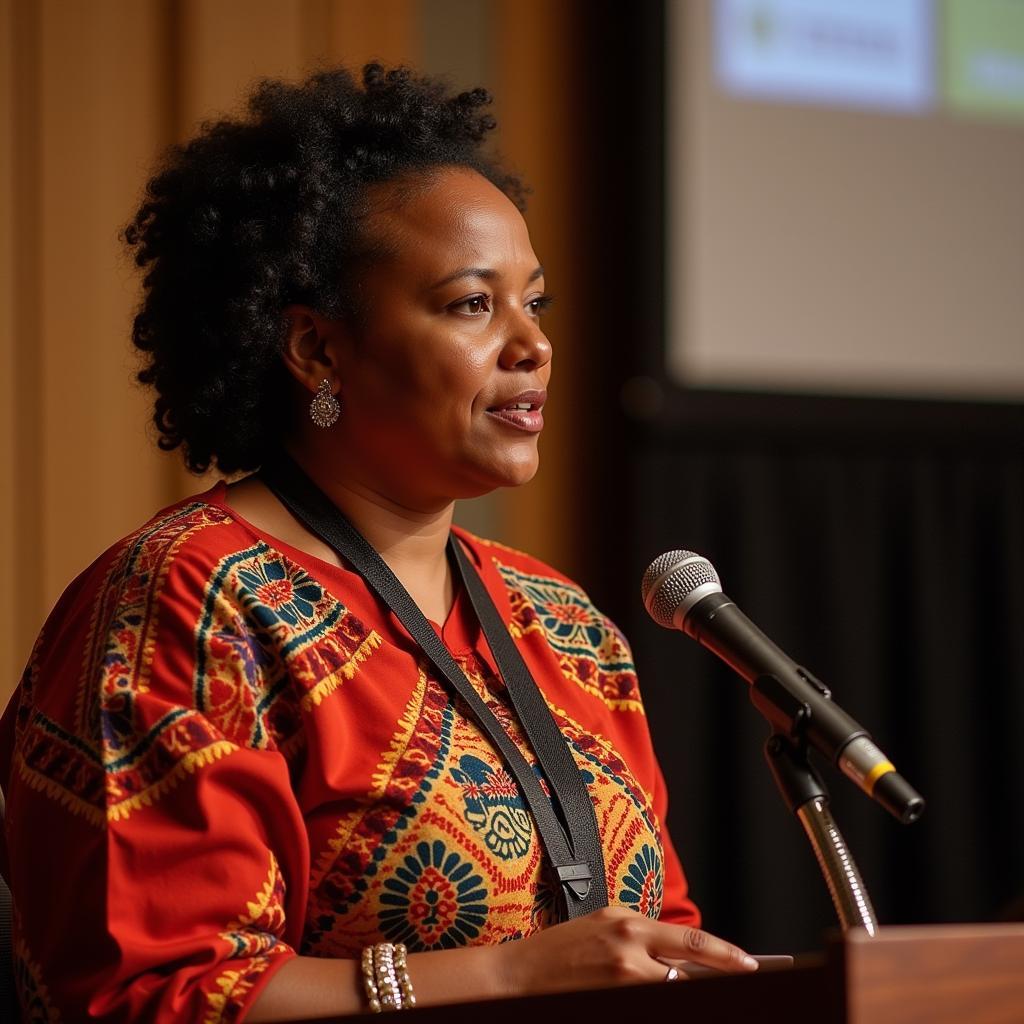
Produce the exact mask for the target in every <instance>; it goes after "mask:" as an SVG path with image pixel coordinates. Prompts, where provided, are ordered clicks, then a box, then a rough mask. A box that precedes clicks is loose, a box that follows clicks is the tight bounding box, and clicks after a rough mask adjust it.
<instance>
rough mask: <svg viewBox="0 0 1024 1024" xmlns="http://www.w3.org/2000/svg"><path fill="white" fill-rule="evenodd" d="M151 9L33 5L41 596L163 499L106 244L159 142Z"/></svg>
mask: <svg viewBox="0 0 1024 1024" xmlns="http://www.w3.org/2000/svg"><path fill="white" fill-rule="evenodd" d="M159 14H160V9H159V4H157V3H156V2H153V0H149V2H145V0H144V2H139V3H134V4H128V5H126V4H124V3H122V2H120V0H94V2H92V3H89V4H67V3H60V2H57V0H44V2H43V3H41V4H40V5H39V39H40V66H39V83H38V88H39V113H40V129H41V132H40V144H39V168H38V187H39V193H40V204H39V220H38V224H37V231H38V238H39V246H40V265H39V296H40V308H39V337H38V353H37V355H38V360H39V364H38V365H39V380H38V386H39V388H40V392H39V396H38V406H37V408H36V410H35V413H36V417H37V419H36V427H37V429H38V432H39V440H40V443H41V445H42V451H43V457H42V459H41V469H42V484H41V486H42V494H41V507H40V519H41V524H40V525H41V529H42V531H43V537H42V545H41V547H42V550H41V551H40V553H39V559H38V562H37V565H38V568H39V571H40V572H41V573H42V582H43V587H44V591H45V594H46V596H47V598H48V599H49V601H50V602H51V603H52V601H53V600H54V599H55V598H56V596H58V595H59V593H60V591H61V589H62V588H63V586H64V585H65V584H66V583H67V582H68V580H69V579H70V578H71V577H72V576H74V575H75V574H76V573H77V572H78V571H79V570H80V569H81V568H82V567H83V566H84V565H85V564H87V563H88V562H89V561H90V560H91V559H92V558H93V557H95V556H96V555H97V554H99V552H100V551H102V550H103V548H105V547H106V546H107V545H108V544H110V543H111V542H112V541H113V540H115V539H116V538H117V537H118V536H120V535H121V534H123V533H124V532H126V531H128V530H130V529H132V528H133V527H134V526H136V525H137V524H138V523H140V522H141V521H144V519H145V518H146V517H147V516H148V515H149V514H151V512H152V511H153V509H154V507H156V506H157V505H159V504H161V503H162V502H163V501H165V500H167V499H168V498H169V497H170V490H169V488H168V487H167V481H168V471H169V460H167V459H166V458H164V457H161V456H160V455H158V454H157V453H156V452H155V450H154V448H153V445H152V444H151V443H149V441H148V439H147V436H146V431H145V424H146V420H147V414H148V405H149V402H148V398H147V396H146V395H145V394H144V393H143V392H142V390H141V389H140V388H138V387H136V386H134V384H133V382H132V373H133V371H134V368H135V365H136V360H135V357H134V354H133V351H132V348H131V345H130V342H129V340H128V330H129V323H130V318H131V315H132V310H133V307H134V305H135V301H136V286H135V275H134V273H133V271H132V268H131V264H130V262H129V261H128V259H127V258H126V257H125V256H124V255H123V252H122V246H121V243H120V241H119V238H118V232H119V229H120V228H121V226H122V225H123V224H124V223H125V221H127V219H128V218H129V216H130V215H131V212H132V209H133V207H134V205H135V202H136V200H137V196H138V194H139V191H140V188H141V185H142V182H143V180H144V175H145V173H146V167H147V164H148V161H149V159H150V158H151V154H152V153H153V152H154V151H155V150H156V149H157V148H158V147H159V145H160V144H161V143H162V142H163V141H164V138H163V135H164V131H165V128H164V126H163V125H162V124H161V123H160V118H159V117H154V116H153V112H154V110H159V109H160V103H159V96H160V87H161V83H160V82H159V81H158V80H157V78H156V76H155V74H154V69H155V68H157V67H159V60H158V51H159V46H160V38H159V28H160V19H159Z"/></svg>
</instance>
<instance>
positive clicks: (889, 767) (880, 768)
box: [864, 761, 896, 796]
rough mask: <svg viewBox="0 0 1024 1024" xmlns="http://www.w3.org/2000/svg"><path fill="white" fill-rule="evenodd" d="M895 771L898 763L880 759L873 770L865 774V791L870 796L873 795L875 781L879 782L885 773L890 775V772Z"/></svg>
mask: <svg viewBox="0 0 1024 1024" xmlns="http://www.w3.org/2000/svg"><path fill="white" fill-rule="evenodd" d="M894 771H896V765H894V764H893V763H892V762H891V761H879V762H878V764H876V765H875V766H874V767H873V768H872V769H871V771H869V772H868V773H867V775H865V776H864V792H865V793H867V795H868V796H871V795H872V794H873V793H874V791H875V783H876V782H878V780H879V779H880V778H881V777H882V776H883V775H888V774H889V772H894Z"/></svg>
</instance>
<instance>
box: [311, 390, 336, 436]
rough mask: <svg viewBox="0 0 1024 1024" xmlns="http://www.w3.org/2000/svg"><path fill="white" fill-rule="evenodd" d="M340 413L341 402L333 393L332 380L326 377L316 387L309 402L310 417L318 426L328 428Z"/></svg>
mask: <svg viewBox="0 0 1024 1024" xmlns="http://www.w3.org/2000/svg"><path fill="white" fill-rule="evenodd" d="M340 415H341V404H340V403H339V402H338V400H337V399H336V398H335V397H334V395H332V394H331V382H330V381H329V380H328V379H327V378H326V377H324V379H323V380H322V381H320V384H319V386H318V387H317V389H316V394H315V395H314V396H313V401H312V402H310V403H309V418H310V419H311V420H312V421H313V422H314V423H315V424H316V425H317V426H318V427H323V428H325V429H326V428H327V427H331V426H334V424H335V423H337V422H338V417H339V416H340Z"/></svg>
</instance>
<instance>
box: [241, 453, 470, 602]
mask: <svg viewBox="0 0 1024 1024" xmlns="http://www.w3.org/2000/svg"><path fill="white" fill-rule="evenodd" d="M292 458H293V459H294V460H295V462H296V463H297V464H298V465H299V466H300V467H301V468H302V470H303V471H304V472H305V473H306V475H307V476H309V478H310V479H311V480H312V481H313V482H314V483H315V484H316V485H317V487H318V488H319V489H320V490H321V491H323V493H324V494H325V495H326V496H327V497H328V498H330V500H331V502H332V503H333V504H334V505H335V506H336V507H337V508H339V509H340V510H341V511H342V512H343V513H344V514H345V515H346V516H347V517H348V519H349V521H350V522H351V523H352V525H353V526H355V528H356V529H357V530H358V531H359V532H360V533H361V534H362V535H363V536H364V537H365V538H366V539H367V541H369V543H370V545H371V546H372V547H373V548H374V549H375V550H376V551H377V552H378V553H379V554H380V556H381V558H383V559H384V561H385V562H386V563H387V565H388V567H389V568H390V569H391V571H392V572H393V573H394V574H395V575H396V576H397V577H398V579H399V580H400V581H401V583H402V584H403V586H404V587H405V588H406V590H408V591H409V593H410V595H411V596H412V598H413V600H415V601H416V603H417V604H418V605H419V606H420V609H421V610H422V611H423V613H424V615H426V616H427V618H428V619H432V620H433V621H435V622H443V621H444V619H445V618H446V617H447V614H448V611H449V610H450V608H451V604H452V598H453V584H452V576H451V567H450V566H449V564H448V557H447V543H448V534H449V531H450V529H451V524H452V513H453V510H454V507H455V506H454V502H451V503H449V504H448V505H446V506H444V507H443V508H440V509H438V510H436V511H426V512H425V511H421V510H418V509H412V508H408V507H406V506H404V505H402V504H400V503H399V502H397V501H395V500H394V499H392V498H390V497H388V496H386V495H384V494H382V493H380V492H379V491H376V490H374V489H373V488H372V487H370V486H367V485H365V484H363V483H361V482H359V481H357V480H353V479H350V478H345V477H342V476H341V475H336V474H332V473H330V472H325V471H324V470H323V469H322V468H321V467H318V466H315V465H311V464H307V462H306V461H305V460H303V458H302V457H301V455H300V454H298V453H292ZM244 483H245V482H243V485H244ZM243 485H238V486H239V487H240V486H243ZM259 486H260V487H263V485H262V484H260V485H259ZM267 496H269V491H267V492H266V494H265V495H264V496H263V497H262V503H263V504H265V502H266V497H267ZM242 498H243V496H242V495H239V500H242ZM256 500H257V501H259V500H260V499H259V498H256ZM272 501H273V502H274V504H275V505H277V508H278V509H280V510H281V511H282V512H283V511H284V509H283V508H282V507H281V506H280V505H279V504H277V499H276V498H273V499H272ZM231 504H232V507H235V508H237V509H238V511H239V512H240V513H242V514H243V515H245V514H246V513H245V509H243V508H242V507H241V505H240V504H236V503H235V498H234V495H232V500H231ZM247 518H248V516H247ZM292 524H293V528H296V529H298V530H299V531H300V532H301V534H303V535H304V537H303V539H304V540H305V543H302V544H297V545H295V544H293V546H297V547H299V548H300V550H305V551H307V552H309V553H310V554H315V555H318V556H319V557H322V556H323V542H322V541H320V539H319V538H318V537H316V535H315V534H311V533H310V532H309V531H308V530H306V529H305V527H304V526H302V525H301V524H299V523H298V522H296V521H294V520H293V521H292ZM256 525H260V524H258V523H257V524H256ZM269 532H274V531H273V530H270V531H269ZM282 539H287V538H282ZM289 543H292V542H291V541H289Z"/></svg>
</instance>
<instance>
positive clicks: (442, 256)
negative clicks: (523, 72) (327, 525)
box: [331, 168, 551, 511]
mask: <svg viewBox="0 0 1024 1024" xmlns="http://www.w3.org/2000/svg"><path fill="white" fill-rule="evenodd" d="M370 199H371V204H370V210H371V212H370V213H369V214H368V216H367V218H366V222H365V232H366V235H367V237H369V238H372V239H373V240H374V242H375V243H377V242H379V243H381V244H382V247H383V249H384V253H383V255H381V256H380V257H379V258H377V259H376V260H375V261H374V263H373V264H372V265H371V266H370V267H369V268H368V269H367V270H366V272H365V273H363V274H361V275H360V277H359V284H358V296H357V302H358V307H359V309H360V313H361V318H360V323H359V324H358V326H356V327H355V328H353V333H352V335H351V337H350V338H349V340H348V341H346V342H345V343H344V344H343V345H342V346H341V347H340V358H339V359H338V379H339V381H340V395H339V397H340V399H341V403H342V413H341V418H340V419H339V421H338V423H337V424H336V425H335V426H334V427H332V428H331V430H332V431H333V432H336V437H335V439H334V440H335V441H336V445H337V447H336V448H334V449H333V450H335V451H337V452H338V455H339V457H340V458H341V459H342V460H343V464H344V465H345V466H346V468H347V469H348V470H349V471H351V472H354V473H356V474H358V477H359V479H358V480H357V481H353V482H356V483H358V484H360V485H362V486H364V487H369V488H371V489H373V490H376V491H377V492H378V493H381V494H383V495H384V496H386V497H387V498H389V499H390V500H393V501H395V502H397V503H399V504H401V505H403V506H405V507H408V508H414V509H417V510H421V511H427V510H430V509H434V508H439V507H443V505H445V504H447V503H448V502H450V501H451V500H452V499H454V498H462V497H471V496H474V495H478V494H483V493H485V492H487V491H490V490H492V489H494V488H495V487H501V486H510V485H516V484H521V483H524V482H525V481H527V480H529V479H530V478H531V477H532V476H533V474H534V473H535V472H536V470H537V464H538V453H537V441H538V437H539V434H540V430H541V428H542V426H543V415H542V413H541V408H542V406H543V405H544V401H545V391H546V388H547V384H548V379H549V377H550V373H551V346H550V344H549V343H548V340H547V338H546V337H545V336H544V332H543V331H542V329H541V325H540V313H541V310H542V309H543V308H544V306H545V304H546V298H545V294H544V277H543V270H542V268H541V266H540V264H539V262H538V260H537V257H536V255H535V254H534V252H533V247H532V246H531V245H530V236H529V233H528V232H527V229H526V223H525V221H524V220H523V218H522V216H521V214H520V213H519V211H518V210H517V209H516V208H515V206H514V205H513V204H512V202H511V201H510V200H509V199H508V197H507V196H505V195H504V194H503V193H502V192H501V191H500V190H499V189H497V188H496V187H495V186H494V185H492V184H491V183H490V182H489V181H487V180H486V179H485V178H484V177H482V176H481V175H480V174H477V173H476V172H474V171H470V170H467V169H463V168H446V169H443V170H441V171H439V172H438V173H437V174H436V176H435V177H434V178H433V179H431V180H430V181H429V183H428V184H426V185H425V186H419V185H417V186H416V187H415V188H413V189H411V190H410V189H409V188H403V187H402V186H401V185H398V186H396V185H394V184H387V185H381V186H376V187H375V188H374V189H373V190H372V191H371V196H370Z"/></svg>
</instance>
